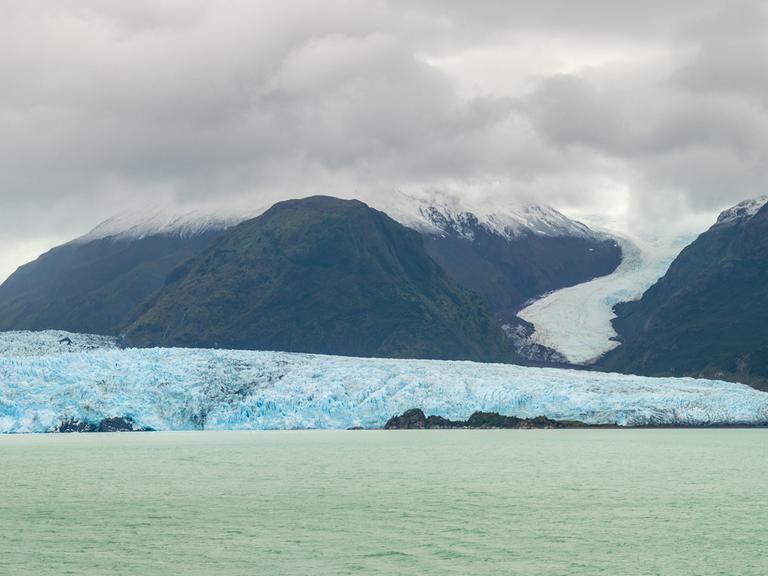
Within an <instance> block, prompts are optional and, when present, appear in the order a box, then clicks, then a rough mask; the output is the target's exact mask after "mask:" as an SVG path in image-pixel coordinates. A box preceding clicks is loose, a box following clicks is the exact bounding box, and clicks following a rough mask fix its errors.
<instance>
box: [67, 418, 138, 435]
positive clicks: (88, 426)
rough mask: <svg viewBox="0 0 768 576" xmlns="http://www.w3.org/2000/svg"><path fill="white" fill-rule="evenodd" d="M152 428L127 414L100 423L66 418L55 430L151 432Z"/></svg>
mask: <svg viewBox="0 0 768 576" xmlns="http://www.w3.org/2000/svg"><path fill="white" fill-rule="evenodd" d="M151 430H152V429H151V428H147V427H144V426H139V425H138V424H136V422H134V421H133V419H132V418H130V417H127V416H113V417H110V418H104V419H103V420H101V422H99V423H93V422H83V421H82V420H75V419H73V420H64V421H63V422H62V423H61V424H60V425H59V427H58V428H56V430H55V432H60V433H70V432H150V431H151Z"/></svg>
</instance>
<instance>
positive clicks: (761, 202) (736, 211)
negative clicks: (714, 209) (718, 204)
mask: <svg viewBox="0 0 768 576" xmlns="http://www.w3.org/2000/svg"><path fill="white" fill-rule="evenodd" d="M766 204H768V196H759V197H757V198H750V199H749V200H744V201H743V202H739V203H738V204H736V206H733V207H732V208H728V209H727V210H724V211H723V212H721V213H720V215H719V216H718V218H717V222H715V226H724V225H729V224H738V223H742V222H746V221H747V220H750V219H751V218H752V217H754V216H755V215H756V214H757V213H758V212H759V211H760V209H761V208H762V207H763V206H765V205H766Z"/></svg>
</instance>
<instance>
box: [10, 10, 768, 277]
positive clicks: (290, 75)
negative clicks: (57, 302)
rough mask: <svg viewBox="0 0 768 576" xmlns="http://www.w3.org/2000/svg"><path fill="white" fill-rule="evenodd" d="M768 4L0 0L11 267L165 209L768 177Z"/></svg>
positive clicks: (665, 190) (664, 210)
mask: <svg viewBox="0 0 768 576" xmlns="http://www.w3.org/2000/svg"><path fill="white" fill-rule="evenodd" d="M765 6H766V2H763V1H760V0H755V1H752V2H749V1H745V2H741V1H738V0H737V1H734V0H728V1H726V0H723V1H708V0H690V1H688V0H667V1H656V0H586V1H580V0H554V1H547V0H536V1H532V0H529V1H520V0H498V1H485V2H484V1H482V0H473V1H469V0H463V1H458V0H370V1H365V2H363V1H361V0H281V1H280V2H275V1H273V0H242V1H234V0H233V1H228V0H220V1H216V0H210V1H202V0H24V1H14V0H0V82H2V90H0V242H2V244H1V245H2V248H0V279H2V278H4V277H5V276H6V275H7V274H8V273H10V272H11V271H12V270H13V269H14V268H15V267H16V266H18V265H19V264H21V263H23V262H25V261H27V260H29V259H30V258H33V257H35V256H37V255H38V254H39V253H40V252H41V251H44V250H46V249H47V248H49V247H51V246H52V245H55V244H57V243H60V242H62V241H66V240H69V239H71V238H72V237H74V236H77V235H79V234H82V233H84V232H86V231H87V230H88V229H90V228H91V227H93V226H94V225H95V224H97V223H98V222H99V221H101V220H103V219H104V218H106V217H108V216H110V215H112V214H113V213H116V212H120V211H123V210H126V209H132V208H134V207H137V206H141V205H143V204H146V203H151V204H153V205H157V204H166V203H174V204H179V205H181V206H183V207H185V208H186V207H191V206H197V205H201V204H203V205H208V204H210V205H235V204H237V205H244V206H248V207H250V208H253V207H254V206H260V205H263V204H265V203H268V202H271V201H272V200H274V199H278V198H282V197H294V196H304V195H307V194H313V193H325V194H331V195H338V196H356V195H357V196H363V197H368V198H370V197H375V196H376V195H381V194H387V193H390V192H391V191H392V190H396V189H400V190H405V191H409V190H413V191H420V190H425V189H427V190H450V191H452V192H456V193H459V194H472V195H482V196H484V197H488V198H490V199H491V200H492V201H494V202H503V201H508V200H510V199H514V198H517V197H528V198H533V199H536V200H538V201H541V202H545V203H548V204H551V205H553V206H555V207H556V208H559V209H561V210H563V211H565V212H566V213H569V214H573V215H576V216H579V215H586V214H591V213H610V214H612V215H614V216H617V215H618V216H619V217H620V219H621V221H622V222H623V224H624V225H625V226H626V227H627V228H629V229H634V230H638V229H644V228H647V227H660V226H679V225H680V223H681V222H683V221H685V220H686V219H704V220H706V218H711V215H712V213H713V212H714V211H717V210H719V209H721V208H724V207H726V206H728V205H731V204H734V203H736V202H738V201H740V200H742V199H744V198H748V197H751V196H756V195H761V194H763V193H766V192H768V190H767V188H768V186H766V182H767V181H768V179H767V178H766V176H768V11H767V10H766V8H765Z"/></svg>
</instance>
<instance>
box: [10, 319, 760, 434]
mask: <svg viewBox="0 0 768 576" xmlns="http://www.w3.org/2000/svg"><path fill="white" fill-rule="evenodd" d="M57 335H58V333H38V334H29V333H26V334H17V335H16V336H15V337H13V336H9V335H8V334H5V335H3V338H5V347H4V353H3V354H2V355H0V432H6V433H7V432H45V431H49V430H52V429H55V428H56V427H57V426H58V424H59V423H60V422H62V421H63V420H69V419H76V420H80V421H87V422H93V423H98V422H100V421H101V420H102V419H103V418H106V417H111V416H126V417H130V418H133V419H134V421H135V422H136V423H138V424H140V425H142V426H147V427H151V428H154V429H157V430H192V429H200V428H205V429H278V428H279V429H285V428H347V427H351V426H363V427H380V426H382V425H383V424H384V422H385V421H386V420H387V418H389V417H390V416H392V415H393V414H398V413H401V412H403V411H405V410H406V409H408V408H414V407H419V408H422V409H423V410H424V411H425V412H427V413H428V414H439V415H442V416H446V417H449V418H455V419H465V418H467V417H468V416H469V415H470V414H471V413H472V412H474V411H476V410H485V411H492V412H499V413H502V414H508V415H515V416H519V417H533V416H538V415H545V416H548V417H550V418H555V419H576V420H583V421H585V422H590V423H613V422H616V423H619V424H622V425H639V424H651V423H655V424H713V423H719V424H724V423H743V424H756V423H766V422H768V394H766V393H763V392H759V391H757V390H753V389H751V388H749V387H748V386H745V385H741V384H732V383H726V382H719V381H711V380H694V379H689V378H643V377H638V376H625V375H618V374H604V373H597V372H586V371H572V370H559V369H544V368H526V367H520V366H511V365H499V364H476V363H471V362H442V361H429V360H387V359H361V358H343V357H333V356H318V355H310V354H289V353H281V352H254V351H234V350H195V349H170V348H169V349H159V348H158V349H145V350H139V349H126V350H120V349H116V348H115V347H114V343H113V342H112V341H110V340H109V339H103V340H98V338H96V339H94V337H90V336H81V335H74V336H73V337H72V339H73V346H75V351H70V347H69V345H67V349H66V350H65V351H62V348H61V347H60V346H59V345H58V339H57ZM14 338H15V340H16V344H15V345H11V344H9V343H8V342H9V341H10V340H13V339H14ZM81 338H82V339H84V340H82V341H87V342H88V343H89V344H88V346H91V345H93V346H97V345H98V343H99V342H101V344H103V346H104V347H102V348H95V349H94V348H90V349H87V350H84V351H83V350H79V348H78V344H77V342H76V340H80V339H81ZM0 340H1V339H0ZM22 344H23V345H22ZM33 344H34V345H33ZM49 347H50V349H49Z"/></svg>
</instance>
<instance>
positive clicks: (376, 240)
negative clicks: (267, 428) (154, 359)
mask: <svg viewBox="0 0 768 576" xmlns="http://www.w3.org/2000/svg"><path fill="white" fill-rule="evenodd" d="M126 339H127V342H129V343H130V344H133V345H140V346H153V345H166V346H167V345H171V346H200V347H224V348H253V349H264V350H283V351H294V352H314V353H326V354H340V355H346V356H384V357H399V358H406V357H410V358H443V359H472V360H481V361H502V360H509V359H511V358H512V356H511V353H510V352H508V351H507V350H506V349H505V343H504V338H503V335H502V333H501V330H500V329H499V327H498V325H497V324H496V322H495V321H494V319H493V317H492V315H491V313H490V311H489V310H488V309H487V307H486V305H485V304H484V303H483V302H482V300H481V299H480V298H479V297H477V296H475V295H474V294H472V293H470V292H469V291H467V290H465V289H463V288H461V287H460V286H458V285H457V284H456V283H455V282H454V281H453V280H451V279H450V278H449V277H448V276H447V275H446V274H445V272H444V271H443V270H442V269H441V268H440V267H439V266H438V265H437V264H436V263H435V262H434V261H433V260H432V259H431V258H430V257H429V256H428V255H427V253H426V251H425V249H424V245H423V241H422V238H421V236H420V235H419V234H418V233H417V232H415V231H413V230H411V229H409V228H406V227H404V226H402V225H401V224H398V223H397V222H395V221H394V220H392V219H391V218H390V217H389V216H387V215H386V214H384V213H383V212H379V211H377V210H373V209H372V208H369V207H368V206H367V205H365V204H363V203H362V202H359V201H356V200H338V199H335V198H330V197H324V196H316V197H311V198H306V199H303V200H289V201H286V202H280V203H278V204H276V205H275V206H273V207H272V208H270V209H269V210H268V211H267V212H265V213H264V214H263V215H261V216H259V217H257V218H255V219H253V220H249V221H246V222H243V223H242V224H240V225H238V226H236V227H234V228H231V229H229V230H227V231H225V232H224V233H223V235H222V237H221V238H220V239H219V240H218V241H217V242H215V243H214V244H213V245H212V246H211V247H209V248H208V249H206V250H204V251H203V252H202V253H201V254H199V255H198V256H196V257H194V258H192V259H190V260H189V261H187V262H186V263H185V264H184V266H183V267H182V268H180V269H178V270H177V271H175V272H174V273H173V275H172V277H171V279H170V280H169V282H168V283H167V285H166V286H165V287H164V288H163V289H162V290H161V291H160V292H159V293H158V294H157V295H156V296H155V297H154V298H153V299H152V301H151V303H149V304H148V305H147V306H146V311H145V312H144V313H142V314H141V315H140V316H139V318H138V319H137V320H136V321H135V322H133V323H132V324H131V325H130V326H129V327H128V329H127V331H126Z"/></svg>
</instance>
